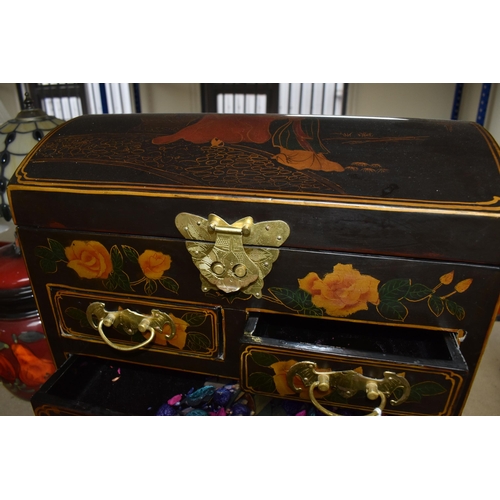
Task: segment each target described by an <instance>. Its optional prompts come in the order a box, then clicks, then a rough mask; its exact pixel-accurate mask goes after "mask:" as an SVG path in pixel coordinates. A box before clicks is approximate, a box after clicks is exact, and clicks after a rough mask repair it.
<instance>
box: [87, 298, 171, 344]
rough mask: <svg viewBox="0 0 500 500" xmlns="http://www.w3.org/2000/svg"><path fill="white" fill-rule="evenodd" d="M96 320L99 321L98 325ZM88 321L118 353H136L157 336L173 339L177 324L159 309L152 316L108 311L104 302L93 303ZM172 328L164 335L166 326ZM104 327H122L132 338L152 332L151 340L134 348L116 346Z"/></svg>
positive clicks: (89, 308)
mask: <svg viewBox="0 0 500 500" xmlns="http://www.w3.org/2000/svg"><path fill="white" fill-rule="evenodd" d="M94 318H96V319H97V321H98V323H97V324H96V323H95V321H94ZM87 320H88V322H89V324H90V326H91V327H92V328H93V329H94V330H97V331H98V332H99V335H100V336H101V337H102V339H103V340H104V342H106V344H108V345H109V346H110V347H112V348H113V349H116V350H118V351H135V350H136V349H140V348H141V347H144V346H146V345H148V344H150V343H151V342H152V341H153V339H154V338H155V335H156V334H159V335H165V337H166V338H167V339H171V338H172V337H173V336H174V335H175V323H174V320H173V319H172V318H171V317H170V316H169V315H168V314H167V313H164V312H162V311H159V310H158V309H152V310H151V315H149V316H148V315H145V314H139V313H136V312H134V311H131V310H130V309H123V310H121V311H111V312H110V311H106V309H105V304H104V303H103V302H93V303H92V304H90V305H89V306H88V307H87ZM167 324H168V325H169V326H170V333H169V334H166V333H163V328H164V327H165V325H167ZM103 326H106V327H111V326H113V327H115V328H118V327H121V330H122V331H124V332H125V333H126V334H127V335H130V336H131V337H132V336H133V335H134V334H135V333H136V332H137V331H139V332H141V333H144V332H146V331H149V332H150V334H151V335H150V336H149V338H148V339H147V340H146V341H145V342H141V343H140V344H137V345H134V346H132V347H126V346H121V345H119V344H115V343H114V342H112V341H111V340H109V339H108V337H107V336H106V334H105V333H104V331H103Z"/></svg>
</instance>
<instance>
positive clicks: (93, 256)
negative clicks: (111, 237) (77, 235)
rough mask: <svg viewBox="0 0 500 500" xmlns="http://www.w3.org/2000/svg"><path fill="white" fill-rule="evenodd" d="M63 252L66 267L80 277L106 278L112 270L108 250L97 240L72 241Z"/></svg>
mask: <svg viewBox="0 0 500 500" xmlns="http://www.w3.org/2000/svg"><path fill="white" fill-rule="evenodd" d="M64 252H65V254H66V258H67V259H68V267H69V268H70V269H73V270H74V271H75V272H76V273H77V274H78V276H80V278H87V279H93V278H102V279H106V278H107V277H108V276H109V275H110V273H111V272H112V271H113V266H112V264H111V257H110V255H109V252H108V251H107V250H106V248H104V246H103V245H102V244H101V243H99V242H98V241H73V243H71V246H69V247H66V248H65V249H64Z"/></svg>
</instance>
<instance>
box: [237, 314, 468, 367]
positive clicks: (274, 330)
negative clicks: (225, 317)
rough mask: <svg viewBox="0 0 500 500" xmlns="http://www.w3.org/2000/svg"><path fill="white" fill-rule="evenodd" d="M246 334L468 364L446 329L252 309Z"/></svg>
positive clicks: (325, 348) (323, 348)
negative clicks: (399, 325)
mask: <svg viewBox="0 0 500 500" xmlns="http://www.w3.org/2000/svg"><path fill="white" fill-rule="evenodd" d="M245 334H246V335H245V340H244V341H248V340H250V339H252V338H253V339H254V340H255V339H256V338H258V339H259V342H264V343H266V344H268V345H272V346H274V347H281V348H288V349H301V350H308V351H315V352H322V353H328V352H331V353H332V354H343V355H345V354H348V355H349V354H350V355H363V356H364V357H373V358H384V359H393V360H406V361H410V360H411V361H412V362H413V363H417V364H424V363H425V364H429V362H430V363H431V364H436V365H440V366H454V367H457V365H458V366H459V367H460V368H462V369H464V368H466V365H465V361H464V359H463V357H462V355H461V354H460V350H459V347H458V342H457V341H456V337H455V334H454V333H453V332H448V331H440V330H425V329H419V328H411V327H397V326H386V325H376V324H368V323H355V322H347V321H338V320H324V319H318V318H304V317H296V316H289V315H281V314H262V313H252V314H251V315H250V316H249V319H248V322H247V325H246V328H245ZM250 342H251V340H250Z"/></svg>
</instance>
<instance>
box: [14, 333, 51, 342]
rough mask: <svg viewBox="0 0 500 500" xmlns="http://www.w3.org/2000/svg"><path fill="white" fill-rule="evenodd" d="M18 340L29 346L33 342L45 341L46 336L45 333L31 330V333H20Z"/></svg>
mask: <svg viewBox="0 0 500 500" xmlns="http://www.w3.org/2000/svg"><path fill="white" fill-rule="evenodd" d="M17 338H18V339H19V340H20V341H21V342H25V343H26V344H29V343H31V342H38V341H39V340H42V339H44V338H45V335H44V334H43V333H40V332H36V331H33V330H30V331H26V332H22V333H20V334H19V335H18V336H17Z"/></svg>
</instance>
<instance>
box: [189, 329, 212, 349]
mask: <svg viewBox="0 0 500 500" xmlns="http://www.w3.org/2000/svg"><path fill="white" fill-rule="evenodd" d="M210 346H211V342H210V339H209V338H208V337H207V336H206V335H203V334H202V333H198V332H191V333H188V335H187V337H186V347H187V348H188V349H189V350H190V351H196V352H206V351H208V350H209V349H210Z"/></svg>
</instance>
